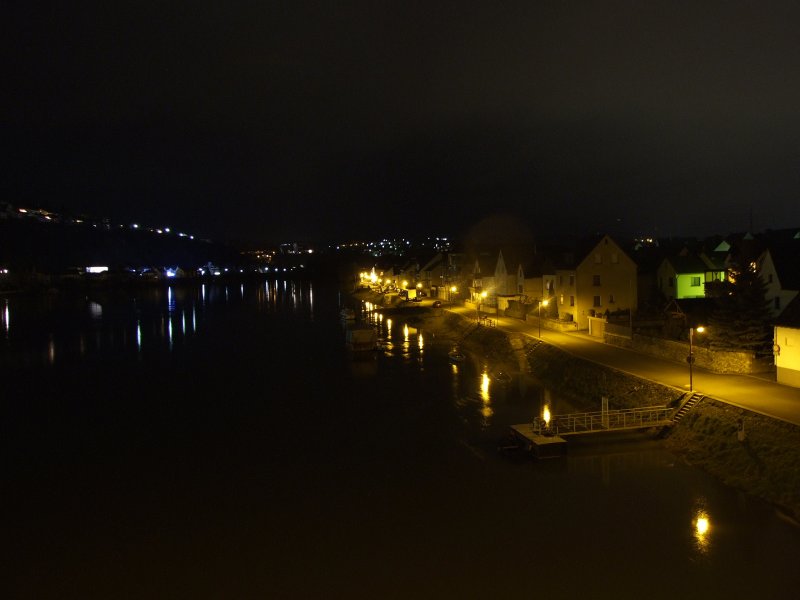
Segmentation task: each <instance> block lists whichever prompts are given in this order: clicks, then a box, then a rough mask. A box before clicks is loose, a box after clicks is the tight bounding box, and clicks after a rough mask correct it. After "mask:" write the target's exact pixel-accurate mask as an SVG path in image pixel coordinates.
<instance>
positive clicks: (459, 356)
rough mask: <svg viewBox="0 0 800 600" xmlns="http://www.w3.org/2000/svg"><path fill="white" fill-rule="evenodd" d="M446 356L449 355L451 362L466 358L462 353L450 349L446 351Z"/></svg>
mask: <svg viewBox="0 0 800 600" xmlns="http://www.w3.org/2000/svg"><path fill="white" fill-rule="evenodd" d="M447 356H448V357H450V360H452V361H453V362H461V361H462V360H464V359H465V358H466V356H464V354H463V353H462V352H459V351H458V350H451V351H450V352H448V353H447Z"/></svg>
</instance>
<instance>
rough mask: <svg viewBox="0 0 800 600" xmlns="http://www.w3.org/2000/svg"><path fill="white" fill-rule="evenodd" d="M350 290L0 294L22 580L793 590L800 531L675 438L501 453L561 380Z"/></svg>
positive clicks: (765, 594)
mask: <svg viewBox="0 0 800 600" xmlns="http://www.w3.org/2000/svg"><path fill="white" fill-rule="evenodd" d="M348 300H349V299H346V298H343V297H342V296H341V295H340V294H339V292H338V291H337V290H336V289H335V288H334V287H331V286H329V285H325V284H321V283H312V282H299V281H274V280H270V281H248V282H244V283H236V284H230V285H212V284H207V285H205V286H193V287H177V286H175V287H170V288H150V289H147V290H141V291H138V292H123V291H115V292H90V293H80V294H59V295H54V296H46V297H33V298H32V297H26V296H8V297H6V298H2V297H0V365H2V371H0V377H1V378H2V379H0V381H2V387H0V390H2V391H1V392H0V394H2V395H0V400H1V401H2V414H1V415H0V418H1V425H0V426H2V444H3V447H2V482H3V490H2V497H3V505H4V509H3V521H4V531H5V532H6V535H4V543H3V563H4V566H5V567H6V572H7V573H8V574H7V575H6V576H5V577H4V581H5V583H4V584H3V586H4V587H5V588H6V589H8V593H4V594H3V597H8V598H73V597H74V598H256V597H270V598H456V597H459V598H478V597H484V598H485V597H501V596H502V597H510V596H511V595H514V596H516V597H534V595H544V596H547V597H550V598H572V597H574V596H575V595H576V594H584V595H587V597H591V598H746V597H754V596H757V597H761V598H790V597H791V598H794V597H796V593H797V590H798V589H800V570H798V569H797V564H798V557H800V531H799V530H798V529H797V528H795V527H794V526H792V525H790V524H789V523H787V522H786V521H784V520H782V519H781V518H780V517H779V516H778V515H776V513H775V512H774V511H773V510H771V509H770V507H768V506H766V505H765V504H764V503H762V502H760V501H758V500H756V499H753V498H750V497H747V496H745V495H743V494H741V493H738V492H736V491H735V490H732V489H729V488H726V487H724V486H721V485H719V484H718V483H716V482H715V481H714V480H712V479H711V478H709V477H707V476H706V475H705V474H703V473H702V472H700V471H698V470H695V469H692V468H690V467H687V466H685V465H682V464H681V463H680V461H678V460H676V459H675V457H673V456H672V455H670V454H669V453H667V452H665V451H664V450H663V448H662V447H661V445H660V444H659V442H658V441H656V440H652V439H648V438H646V437H639V438H636V437H628V438H620V439H615V440H607V441H605V442H603V443H598V442H583V443H580V444H571V446H570V449H569V454H568V456H567V457H566V458H563V459H554V460H548V461H541V462H536V461H534V460H532V459H531V458H528V457H520V456H516V455H513V454H512V455H508V454H504V453H501V452H499V451H498V445H499V444H501V443H502V438H503V436H504V434H505V433H506V432H507V430H508V427H509V426H510V425H512V424H515V423H520V422H523V421H526V420H528V419H530V418H531V417H532V416H534V415H535V414H538V411H540V410H541V408H542V406H543V404H544V403H547V404H549V405H550V406H551V408H552V411H553V412H555V413H558V412H563V411H565V410H568V409H569V405H568V404H567V403H566V402H565V401H564V400H563V399H560V398H558V397H557V396H556V395H554V394H551V393H550V392H549V391H548V390H547V389H546V388H545V387H544V386H543V385H541V384H540V383H538V382H535V381H531V380H529V379H527V378H525V379H522V378H519V377H516V378H514V379H512V380H511V381H510V382H501V381H499V380H498V379H497V378H496V373H495V372H494V371H493V366H492V365H491V364H485V362H484V359H483V358H480V357H479V358H475V357H470V358H469V359H468V360H466V361H464V362H463V363H458V364H453V363H452V362H450V361H449V360H448V357H447V352H448V351H449V350H450V344H449V343H447V342H445V341H444V340H440V339H437V338H436V336H435V335H433V333H432V332H426V331H424V330H418V329H415V328H413V327H409V326H408V325H409V324H408V323H405V322H403V320H402V318H395V320H394V321H393V322H391V323H390V322H389V319H387V318H381V317H379V316H376V315H375V314H374V313H370V312H365V311H364V307H361V306H359V307H357V308H358V309H359V317H361V318H363V319H364V321H365V322H367V323H370V324H372V326H374V327H375V328H376V329H377V330H378V331H379V335H380V351H378V352H375V353H373V354H370V355H369V356H368V357H367V358H354V357H353V356H351V355H350V354H348V352H347V351H346V350H345V345H344V339H345V337H344V328H343V323H342V322H341V320H340V319H339V310H340V308H341V306H342V304H343V303H348V304H349V302H348Z"/></svg>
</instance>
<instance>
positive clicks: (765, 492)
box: [360, 294, 800, 521]
mask: <svg viewBox="0 0 800 600" xmlns="http://www.w3.org/2000/svg"><path fill="white" fill-rule="evenodd" d="M360 296H361V297H362V298H364V297H365V296H364V294H360ZM382 298H383V297H382V296H380V295H376V296H375V297H372V299H371V300H370V301H373V302H375V303H376V304H380V301H381V299H382ZM383 310H384V311H385V312H387V313H392V312H397V313H398V314H403V315H404V317H406V318H408V319H411V320H412V321H413V322H414V323H415V325H416V326H419V327H423V328H424V329H426V330H427V331H430V332H432V333H434V334H435V336H436V337H437V338H439V339H442V338H443V339H447V340H449V341H452V342H453V343H458V344H459V346H460V347H461V348H462V349H463V350H465V351H466V352H468V353H472V354H477V355H480V356H482V357H485V358H486V359H488V360H489V362H490V368H491V369H494V370H504V371H506V372H508V373H510V374H523V373H529V374H530V375H532V376H534V377H535V378H536V379H538V380H540V381H542V382H543V383H545V384H546V385H547V386H548V387H550V388H551V389H554V390H557V391H558V392H559V394H562V395H564V396H566V397H568V398H570V399H571V402H572V404H573V405H574V406H575V407H576V409H577V410H587V411H588V410H599V409H600V408H599V407H600V402H601V398H602V397H607V398H608V400H609V407H610V408H612V409H615V408H633V407H637V406H648V405H675V404H676V403H677V402H678V401H679V400H680V398H681V397H682V395H683V392H682V391H681V390H678V389H676V388H672V387H669V386H664V385H660V384H657V383H654V382H652V381H649V380H646V379H641V378H639V377H635V376H632V375H629V374H626V373H622V372H620V371H617V370H615V369H612V368H610V367H605V366H603V365H599V364H596V363H592V362H589V361H585V360H582V359H579V358H576V357H574V356H572V355H570V354H569V353H567V352H565V351H563V350H561V349H559V348H556V347H554V346H550V345H548V344H546V343H538V342H537V341H536V340H532V339H530V338H527V337H526V336H522V335H520V334H514V333H507V332H504V331H502V330H499V329H495V328H491V327H483V326H478V325H476V324H475V323H474V322H473V321H471V320H468V319H464V318H463V317H461V316H459V315H457V314H454V313H450V312H448V311H446V310H442V309H432V308H425V307H421V306H413V307H408V308H407V309H406V308H404V307H402V305H399V304H396V303H395V304H391V303H390V304H388V305H384V307H383ZM740 426H741V427H742V428H743V431H744V439H743V441H739V429H740ZM663 443H664V446H665V448H666V449H667V450H669V451H670V452H672V453H673V454H675V455H676V456H677V457H679V458H681V459H682V460H684V461H685V462H687V463H688V464H691V465H693V466H695V467H698V468H700V469H702V470H704V471H706V472H707V473H709V474H710V475H712V476H714V477H715V478H717V479H719V480H720V481H722V482H723V483H725V484H726V485H728V486H730V487H733V488H736V489H739V490H741V491H743V492H745V493H748V494H751V495H753V496H757V497H759V498H762V499H764V500H766V501H767V502H770V503H772V504H773V505H775V506H776V507H777V508H778V509H779V510H780V511H781V512H782V513H783V514H784V515H786V516H788V517H789V518H791V519H792V520H794V521H800V427H797V426H795V425H792V424H789V423H785V422H783V421H780V420H777V419H771V418H769V417H765V416H763V415H759V414H756V413H753V412H750V411H747V410H744V409H740V408H736V407H733V406H730V405H727V404H724V403H722V402H718V401H715V400H713V399H711V398H704V399H703V401H702V402H700V403H699V404H698V405H697V406H696V407H695V408H694V409H692V411H691V412H690V413H689V414H688V415H687V416H686V417H684V418H683V419H682V420H681V421H680V422H679V423H678V425H676V426H675V427H673V428H672V429H671V431H670V432H669V434H668V435H667V436H666V437H665V439H664V442H663Z"/></svg>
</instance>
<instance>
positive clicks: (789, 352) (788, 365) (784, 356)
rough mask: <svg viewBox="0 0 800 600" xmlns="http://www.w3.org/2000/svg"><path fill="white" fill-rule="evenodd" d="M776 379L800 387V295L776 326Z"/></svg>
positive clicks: (790, 304)
mask: <svg viewBox="0 0 800 600" xmlns="http://www.w3.org/2000/svg"><path fill="white" fill-rule="evenodd" d="M774 331H775V333H774V336H775V337H774V346H773V352H774V353H775V371H776V380H777V382H778V383H780V384H782V385H791V386H793V387H800V296H795V297H794V299H793V300H792V301H791V302H790V303H789V304H788V305H787V306H786V308H785V309H784V310H783V311H782V313H781V315H780V317H778V319H777V320H776V322H775V326H774Z"/></svg>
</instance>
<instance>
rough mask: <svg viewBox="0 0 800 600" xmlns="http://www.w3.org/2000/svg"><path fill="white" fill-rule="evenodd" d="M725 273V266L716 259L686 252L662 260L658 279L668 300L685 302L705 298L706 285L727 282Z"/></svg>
mask: <svg viewBox="0 0 800 600" xmlns="http://www.w3.org/2000/svg"><path fill="white" fill-rule="evenodd" d="M725 273H726V269H725V266H724V265H723V264H722V263H721V261H720V260H716V258H715V257H713V256H708V255H706V254H703V253H701V254H699V255H692V254H688V253H685V252H684V253H681V254H678V255H676V256H671V257H668V258H665V259H664V260H662V261H661V264H660V265H659V267H658V270H657V273H656V279H657V284H658V289H659V290H660V291H661V293H662V294H663V295H664V297H665V298H666V299H667V300H685V299H688V298H705V297H706V284H708V283H712V282H714V281H725V278H726V275H725Z"/></svg>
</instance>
